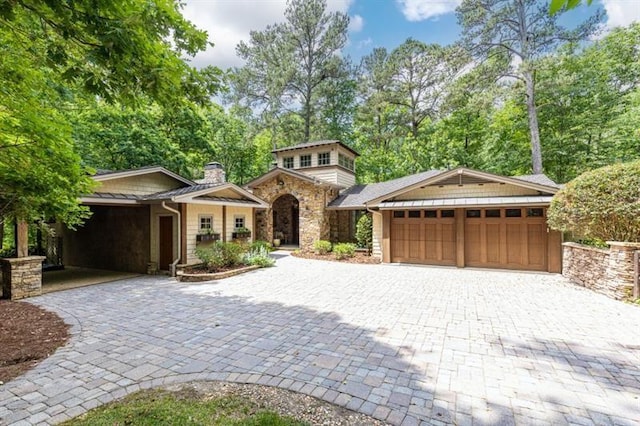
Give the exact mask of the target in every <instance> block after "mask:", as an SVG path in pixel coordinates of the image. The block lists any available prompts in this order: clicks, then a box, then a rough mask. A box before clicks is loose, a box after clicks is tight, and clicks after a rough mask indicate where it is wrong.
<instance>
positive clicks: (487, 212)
mask: <svg viewBox="0 0 640 426" xmlns="http://www.w3.org/2000/svg"><path fill="white" fill-rule="evenodd" d="M484 217H500V209H489V210H485V211H484Z"/></svg>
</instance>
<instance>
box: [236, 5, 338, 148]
mask: <svg viewBox="0 0 640 426" xmlns="http://www.w3.org/2000/svg"><path fill="white" fill-rule="evenodd" d="M326 8H327V4H326V0H288V2H287V9H286V11H285V19H286V21H285V22H284V23H282V24H274V25H270V26H268V27H267V28H266V29H265V30H263V31H252V32H251V34H250V39H249V42H248V43H245V42H240V44H238V46H237V48H236V52H237V54H238V56H240V57H241V58H242V59H244V60H245V61H246V65H245V66H243V67H242V68H239V69H236V70H234V72H233V75H232V77H231V82H232V85H233V88H234V91H235V96H236V97H237V98H238V99H242V100H244V102H245V103H246V104H247V105H250V106H253V107H262V108H263V113H266V114H267V116H268V117H273V116H274V115H278V114H280V113H282V112H285V111H287V109H288V108H289V107H290V106H291V105H296V104H299V105H300V108H299V110H297V111H296V112H297V113H298V114H299V115H300V116H301V117H302V119H303V122H304V127H303V129H304V130H303V134H304V139H305V140H309V139H310V137H311V135H312V128H311V126H312V123H313V119H314V118H315V117H316V116H317V114H318V102H319V100H320V99H322V98H323V97H324V98H326V97H327V94H326V93H323V90H324V89H325V87H326V86H327V85H328V83H329V82H331V81H335V80H337V79H339V78H341V77H342V76H341V75H340V68H341V59H340V57H339V56H338V52H339V51H340V49H342V47H344V45H345V43H346V40H347V26H348V24H349V18H348V16H347V15H345V14H343V13H339V12H333V13H328V12H327V11H326Z"/></svg>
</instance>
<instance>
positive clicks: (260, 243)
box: [249, 240, 273, 251]
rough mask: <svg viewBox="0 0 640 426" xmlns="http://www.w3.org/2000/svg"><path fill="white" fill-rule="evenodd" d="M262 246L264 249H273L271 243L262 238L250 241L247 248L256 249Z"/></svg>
mask: <svg viewBox="0 0 640 426" xmlns="http://www.w3.org/2000/svg"><path fill="white" fill-rule="evenodd" d="M263 247H264V248H265V249H267V250H269V251H273V247H272V246H271V243H270V242H268V241H264V240H256V241H253V242H252V243H251V245H250V246H249V249H250V250H258V249H260V248H263Z"/></svg>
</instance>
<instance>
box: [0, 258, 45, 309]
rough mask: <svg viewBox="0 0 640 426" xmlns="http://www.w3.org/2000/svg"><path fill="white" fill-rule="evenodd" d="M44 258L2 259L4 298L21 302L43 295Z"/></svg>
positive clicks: (0, 260)
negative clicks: (21, 300)
mask: <svg viewBox="0 0 640 426" xmlns="http://www.w3.org/2000/svg"><path fill="white" fill-rule="evenodd" d="M44 259H45V257H44V256H28V257H20V258H11V259H0V263H2V297H3V298H5V299H10V300H19V299H24V298H27V297H33V296H40V295H41V294H42V261H43V260H44Z"/></svg>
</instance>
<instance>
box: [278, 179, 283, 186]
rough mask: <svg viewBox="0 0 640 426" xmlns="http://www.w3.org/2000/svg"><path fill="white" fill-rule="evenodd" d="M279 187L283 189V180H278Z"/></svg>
mask: <svg viewBox="0 0 640 426" xmlns="http://www.w3.org/2000/svg"><path fill="white" fill-rule="evenodd" d="M278 186H279V187H283V186H284V181H283V180H282V179H278Z"/></svg>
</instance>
